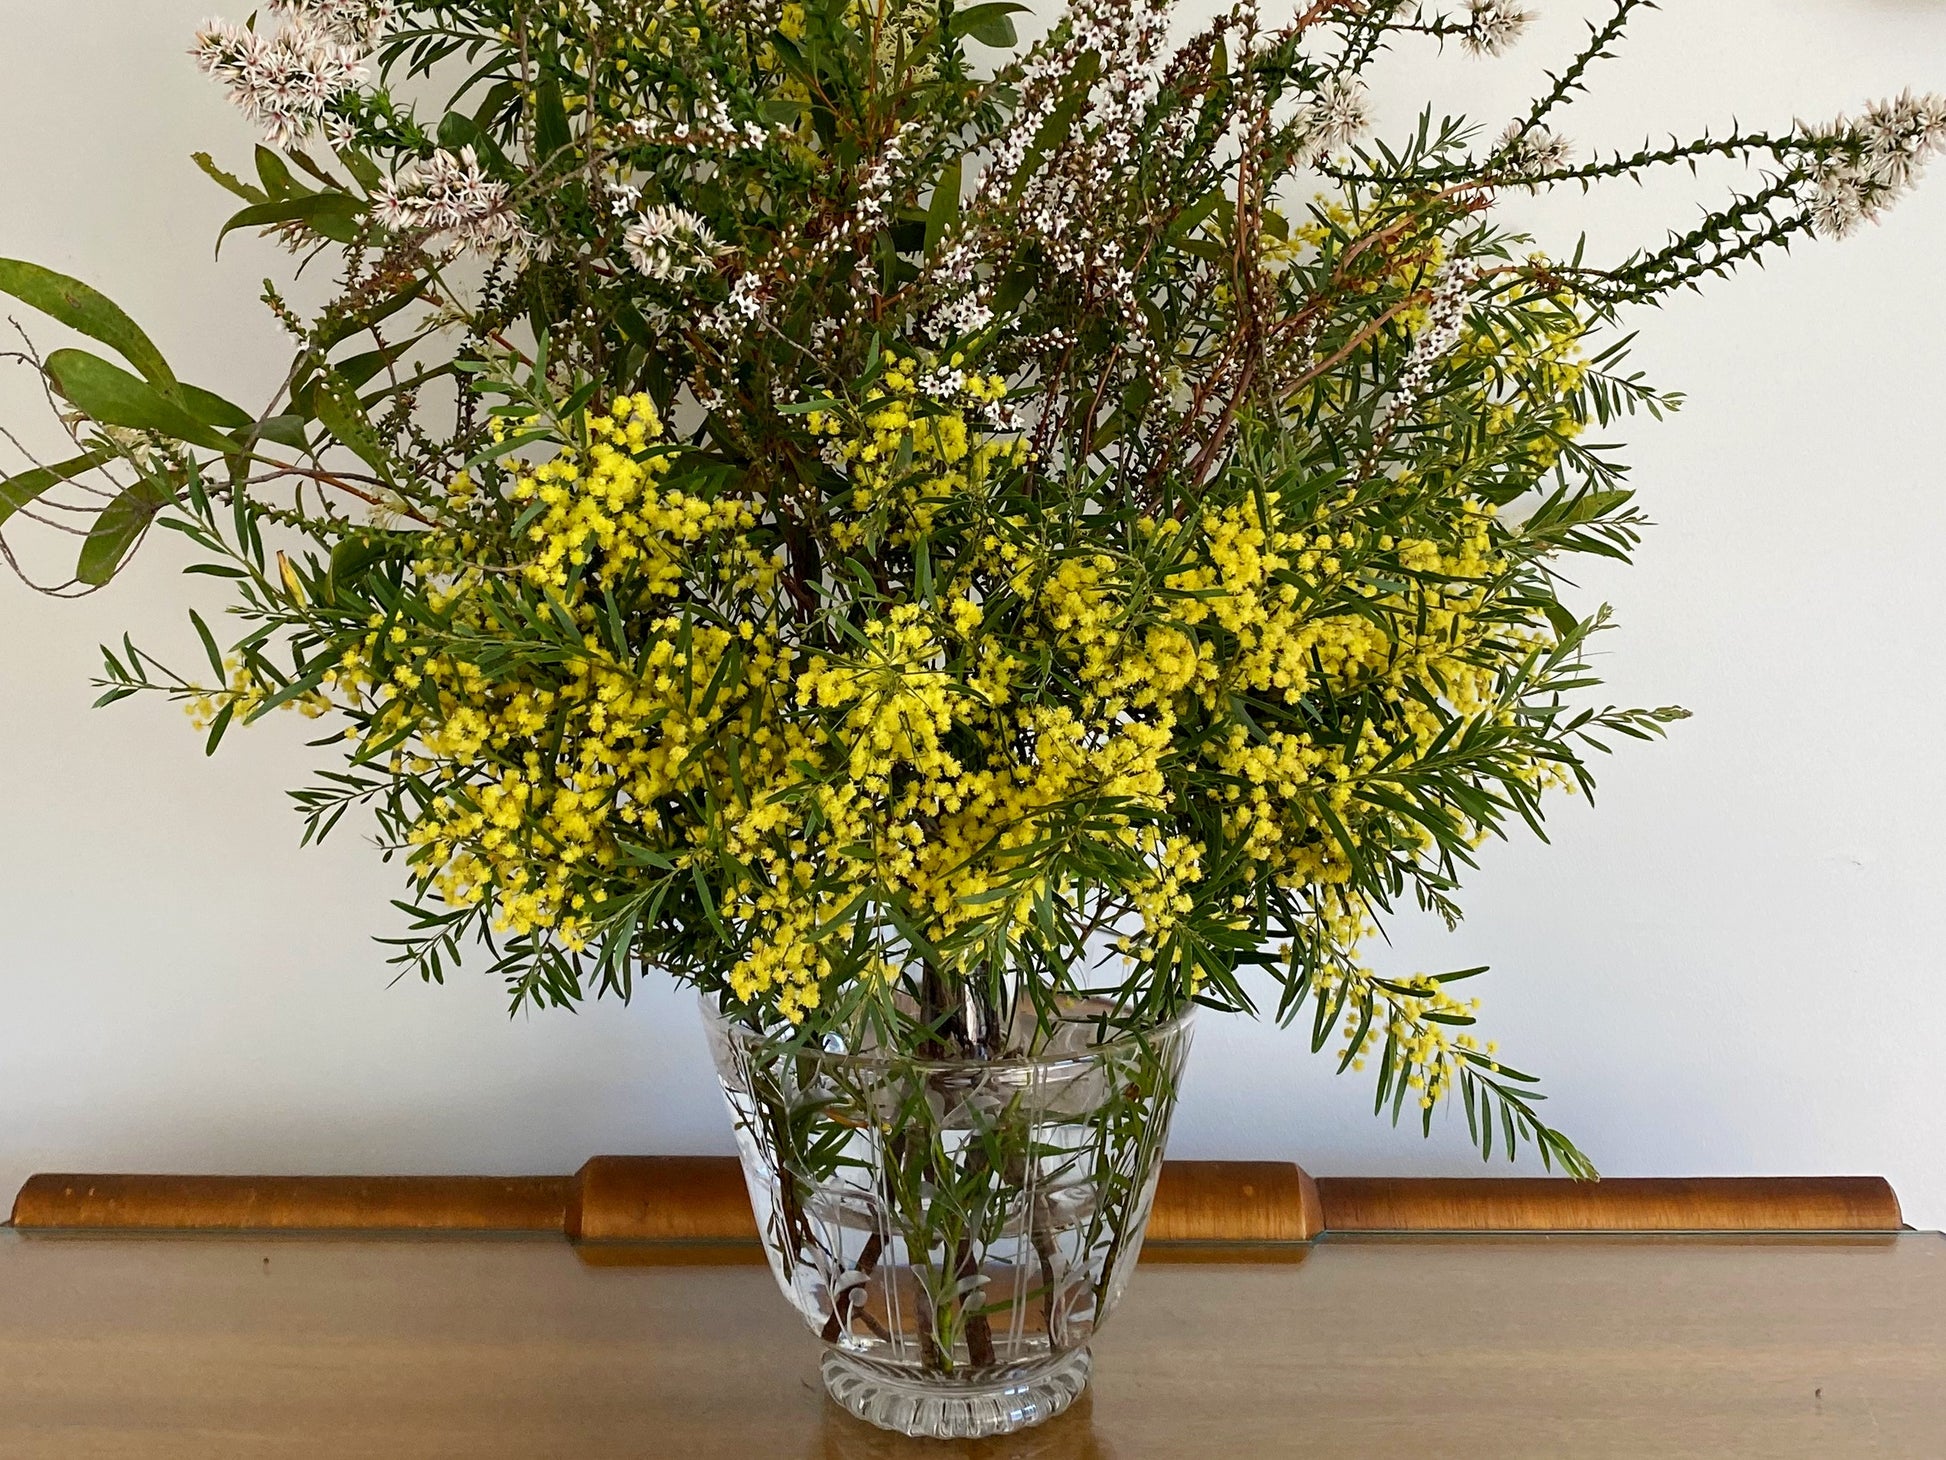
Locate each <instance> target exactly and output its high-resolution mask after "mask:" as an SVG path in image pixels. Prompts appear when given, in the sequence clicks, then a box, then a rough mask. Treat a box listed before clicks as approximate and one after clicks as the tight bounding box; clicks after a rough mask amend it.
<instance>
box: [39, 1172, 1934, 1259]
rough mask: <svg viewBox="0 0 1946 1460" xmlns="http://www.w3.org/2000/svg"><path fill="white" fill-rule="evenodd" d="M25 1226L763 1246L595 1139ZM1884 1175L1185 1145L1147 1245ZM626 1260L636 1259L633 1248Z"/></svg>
mask: <svg viewBox="0 0 1946 1460" xmlns="http://www.w3.org/2000/svg"><path fill="white" fill-rule="evenodd" d="M13 1223H14V1226H15V1227H17V1228H19V1229H20V1230H22V1231H33V1232H58V1231H80V1230H89V1229H95V1230H120V1231H211V1232H244V1231H268V1232H276V1231H366V1232H370V1231H388V1230H389V1231H444V1232H542V1233H561V1234H563V1235H565V1236H567V1237H568V1238H569V1239H570V1240H572V1241H574V1242H576V1243H577V1244H583V1245H584V1246H586V1247H588V1248H590V1249H593V1248H595V1247H598V1246H601V1245H604V1244H611V1245H615V1246H618V1247H619V1246H622V1245H626V1246H629V1247H632V1248H635V1249H645V1248H646V1249H654V1250H656V1251H659V1252H661V1253H663V1254H664V1258H663V1260H674V1261H761V1260H762V1254H761V1250H760V1248H759V1246H758V1236H757V1228H756V1222H755V1219H754V1218H753V1217H752V1215H751V1211H750V1202H749V1198H748V1197H747V1195H746V1194H745V1191H744V1186H743V1177H742V1173H741V1171H740V1170H739V1168H738V1166H737V1162H736V1161H735V1159H734V1158H731V1157H717V1156H597V1157H595V1158H594V1159H593V1160H591V1161H589V1162H588V1163H587V1164H586V1165H585V1166H583V1167H582V1168H581V1170H580V1171H579V1172H578V1173H576V1174H575V1175H574V1176H572V1177H560V1176H533V1177H483V1176H426V1177H421V1176H257V1177H246V1176H83V1175H46V1176H35V1177H32V1178H30V1179H29V1180H28V1182H27V1184H26V1185H25V1186H23V1187H22V1188H21V1191H20V1195H19V1197H18V1198H17V1199H16V1201H15V1203H14V1211H13ZM1901 1225H1902V1217H1901V1214H1900V1212H1899V1203H1898V1198H1897V1196H1896V1195H1895V1194H1894V1193H1893V1191H1892V1188H1891V1186H1890V1185H1889V1184H1888V1183H1886V1182H1885V1181H1884V1180H1882V1179H1880V1178H1878V1177H1844V1176H1839V1177H1705V1178H1677V1179H1660V1178H1654V1179H1611V1180H1607V1181H1603V1182H1600V1183H1597V1184H1582V1183H1578V1182H1572V1181H1566V1180H1559V1179H1528V1178H1485V1179H1478V1180H1446V1179H1426V1178H1418V1177H1403V1178H1402V1177H1346V1176H1328V1177H1320V1178H1318V1179H1316V1180H1313V1179H1312V1178H1311V1177H1310V1176H1308V1175H1307V1174H1305V1172H1304V1171H1303V1170H1301V1169H1300V1168H1299V1167H1297V1166H1295V1165H1292V1164H1291V1163H1289V1162H1282V1161H1170V1162H1167V1163H1166V1164H1165V1165H1164V1167H1163V1172H1162V1177H1161V1180H1160V1182H1159V1184H1158V1186H1157V1189H1156V1200H1155V1208H1154V1212H1153V1215H1152V1217H1151V1219H1150V1224H1149V1236H1148V1240H1147V1242H1146V1243H1145V1245H1144V1248H1143V1256H1144V1257H1145V1258H1148V1259H1155V1260H1160V1261H1171V1260H1174V1261H1198V1260H1211V1259H1219V1260H1220V1259H1222V1258H1225V1257H1229V1258H1238V1257H1244V1258H1247V1259H1248V1260H1258V1258H1259V1257H1260V1256H1262V1255H1265V1254H1270V1255H1275V1254H1276V1253H1278V1252H1285V1253H1289V1252H1292V1251H1295V1250H1297V1249H1301V1247H1302V1246H1303V1244H1304V1243H1306V1242H1308V1241H1310V1240H1311V1239H1312V1238H1314V1237H1316V1236H1318V1235H1319V1234H1320V1233H1331V1232H1347V1233H1350V1232H1441V1231H1445V1232H1595V1231H1605V1232H1676V1231H1681V1232H1811V1231H1817V1232H1888V1231H1897V1230H1899V1228H1900V1226H1901ZM616 1260H623V1259H622V1258H621V1257H620V1255H619V1254H617V1258H616Z"/></svg>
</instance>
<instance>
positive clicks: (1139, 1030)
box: [697, 993, 1200, 1071]
mask: <svg viewBox="0 0 1946 1460" xmlns="http://www.w3.org/2000/svg"><path fill="white" fill-rule="evenodd" d="M697 1002H698V1003H699V1004H700V1005H701V1006H702V1010H703V1017H704V1019H706V1020H708V1021H709V1022H710V1023H711V1024H713V1025H715V1026H716V1027H717V1028H718V1029H720V1030H721V1031H722V1032H723V1033H724V1035H725V1036H726V1037H728V1038H732V1039H735V1040H736V1041H737V1042H739V1043H741V1044H743V1045H745V1046H770V1047H772V1048H774V1049H779V1050H781V1049H783V1048H786V1047H788V1044H789V1041H788V1040H786V1039H782V1038H780V1037H778V1036H775V1035H766V1034H763V1033H761V1032H759V1031H757V1030H755V1029H752V1028H751V1027H750V1026H749V1025H747V1024H741V1023H738V1022H737V1021H736V1020H734V1019H732V1018H729V1017H727V1016H725V1015H724V1013H723V1012H722V1011H721V1010H720V1009H718V1008H717V1007H716V1001H715V999H713V998H712V997H711V996H710V995H709V994H707V993H705V994H699V995H698V997H697ZM1199 1007H1200V1006H1199V1005H1197V1004H1196V1003H1195V1002H1193V1001H1192V1002H1190V1003H1189V1004H1186V1005H1185V1006H1184V1007H1183V1008H1182V1009H1181V1010H1180V1011H1179V1012H1177V1013H1175V1014H1173V1015H1171V1016H1170V1017H1169V1018H1167V1019H1160V1020H1156V1021H1154V1022H1152V1023H1148V1024H1142V1025H1139V1026H1137V1027H1135V1028H1132V1029H1122V1030H1117V1031H1116V1033H1115V1034H1114V1035H1112V1036H1111V1037H1110V1038H1108V1039H1104V1040H1102V1041H1101V1042H1100V1043H1099V1044H1091V1045H1089V1046H1087V1048H1085V1049H1081V1050H1068V1051H1063V1052H1061V1053H1058V1054H1046V1055H1023V1054H1016V1055H1002V1056H999V1057H998V1058H994V1059H970V1058H969V1059H938V1058H927V1057H922V1056H920V1055H915V1054H901V1053H897V1052H890V1053H888V1052H886V1051H883V1050H867V1051H864V1052H861V1053H853V1052H851V1051H849V1050H832V1049H823V1048H820V1047H818V1046H817V1045H815V1044H806V1045H805V1046H804V1047H803V1053H804V1054H806V1055H809V1056H811V1057H813V1058H815V1059H818V1060H821V1061H824V1062H825V1063H827V1064H832V1065H841V1066H845V1067H848V1068H852V1069H869V1068H884V1067H886V1066H891V1065H897V1066H898V1067H899V1068H901V1069H907V1070H935V1071H954V1070H1005V1069H1018V1070H1058V1069H1061V1068H1063V1067H1065V1066H1070V1065H1074V1066H1080V1065H1092V1064H1096V1063H1098V1062H1099V1061H1100V1060H1101V1059H1102V1058H1103V1057H1104V1056H1107V1055H1112V1054H1114V1053H1115V1052H1116V1051H1118V1050H1122V1049H1128V1048H1134V1047H1136V1046H1138V1045H1140V1044H1143V1043H1145V1042H1153V1041H1156V1040H1167V1039H1172V1038H1175V1037H1176V1036H1178V1035H1180V1034H1182V1033H1183V1032H1185V1031H1186V1030H1187V1029H1188V1028H1189V1027H1190V1026H1191V1025H1192V1024H1193V1023H1194V1022H1195V1020H1196V1012H1197V1009H1198V1008H1199ZM1069 1022H1072V1023H1075V1024H1086V1023H1092V1022H1094V1021H1093V1020H1091V1019H1076V1020H1072V1021H1069Z"/></svg>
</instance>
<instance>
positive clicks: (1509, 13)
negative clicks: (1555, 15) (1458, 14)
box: [1460, 0, 1534, 56]
mask: <svg viewBox="0 0 1946 1460" xmlns="http://www.w3.org/2000/svg"><path fill="white" fill-rule="evenodd" d="M1533 18H1534V17H1533V13H1532V12H1531V11H1527V10H1523V9H1521V8H1520V6H1518V5H1516V4H1513V3H1511V0H1471V3H1470V4H1469V5H1468V6H1467V7H1466V21H1465V27H1464V29H1462V30H1461V31H1460V47H1461V49H1462V50H1467V51H1471V52H1472V53H1473V54H1474V55H1476V56H1497V55H1499V54H1500V53H1501V52H1502V51H1504V50H1506V49H1507V48H1508V47H1509V46H1511V45H1512V44H1513V43H1514V42H1515V41H1517V40H1519V39H1520V35H1521V32H1522V31H1524V30H1526V29H1527V25H1528V22H1529V21H1531V20H1532V19H1533Z"/></svg>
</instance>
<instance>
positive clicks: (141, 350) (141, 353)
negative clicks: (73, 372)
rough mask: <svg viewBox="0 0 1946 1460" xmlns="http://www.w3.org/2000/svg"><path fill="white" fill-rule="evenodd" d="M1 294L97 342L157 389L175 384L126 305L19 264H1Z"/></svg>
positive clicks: (74, 282)
mask: <svg viewBox="0 0 1946 1460" xmlns="http://www.w3.org/2000/svg"><path fill="white" fill-rule="evenodd" d="M0 290H4V291H5V292H6V293H8V294H11V295H13V296H14V298H16V299H18V300H20V301H21V303H23V304H30V305H32V306H33V307H34V308H35V309H38V310H39V311H40V312H41V313H42V314H45V315H48V316H50V317H52V318H54V319H58V320H59V321H60V322H61V323H62V324H64V325H66V326H67V327H68V328H69V329H71V330H76V331H78V332H80V333H81V334H84V335H86V336H87V337H88V338H89V339H91V340H98V341H100V342H101V343H102V344H104V345H106V346H108V348H109V349H111V350H113V351H114V352H115V353H116V354H118V355H120V356H121V357H122V358H123V359H124V360H126V361H128V363H129V364H131V365H133V366H134V367H135V368H136V369H137V370H138V371H140V372H141V374H142V375H143V377H144V378H145V379H147V380H150V381H152V382H154V383H156V384H158V385H165V386H166V385H173V384H174V383H175V379H176V377H175V375H174V374H173V373H172V372H171V371H170V369H169V365H168V362H167V361H165V360H164V359H163V358H162V352H161V351H160V350H158V349H156V347H155V345H154V343H153V342H152V341H151V340H150V339H149V337H148V336H147V335H145V334H143V333H142V329H141V326H139V325H137V324H136V323H135V321H134V320H132V319H130V318H129V317H128V315H127V314H125V313H123V311H122V309H121V306H120V305H118V304H116V303H115V302H114V301H113V300H111V299H109V298H108V297H107V296H106V295H105V294H102V293H100V292H98V291H96V290H94V289H92V288H90V287H89V286H88V285H86V284H84V283H82V282H81V281H80V280H79V279H71V278H69V277H68V276H67V275H66V274H57V273H55V272H54V271H53V270H52V269H44V268H42V267H41V266H40V265H39V264H30V263H26V262H24V261H22V260H20V259H0Z"/></svg>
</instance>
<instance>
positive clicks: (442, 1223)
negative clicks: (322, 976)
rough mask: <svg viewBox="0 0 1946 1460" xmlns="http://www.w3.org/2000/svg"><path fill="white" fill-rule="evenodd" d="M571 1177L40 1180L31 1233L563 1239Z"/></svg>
mask: <svg viewBox="0 0 1946 1460" xmlns="http://www.w3.org/2000/svg"><path fill="white" fill-rule="evenodd" d="M570 1186H571V1182H570V1179H569V1178H568V1177H565V1176H516V1177H499V1176H122V1175H98V1176H84V1175H58V1174H57V1175H43V1176H31V1177H29V1178H28V1179H27V1183H26V1185H24V1186H22V1187H21V1189H20V1194H19V1195H18V1196H17V1197H15V1198H14V1207H13V1224H14V1226H16V1227H19V1228H23V1229H36V1230H59V1229H71V1228H80V1229H102V1230H115V1229H119V1230H138V1231H217V1232H224V1231H231V1232H246V1231H247V1232H280V1231H328V1230H348V1231H387V1230H399V1231H460V1232H464V1231H473V1232H556V1233H558V1232H559V1231H561V1229H562V1224H563V1222H564V1220H565V1217H566V1212H567V1206H568V1198H569V1194H570Z"/></svg>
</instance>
